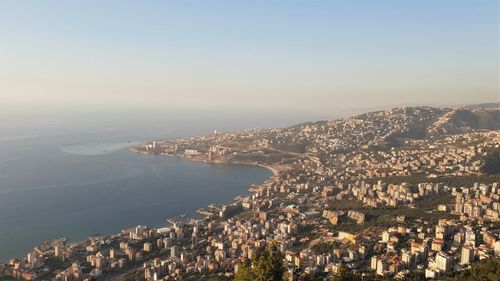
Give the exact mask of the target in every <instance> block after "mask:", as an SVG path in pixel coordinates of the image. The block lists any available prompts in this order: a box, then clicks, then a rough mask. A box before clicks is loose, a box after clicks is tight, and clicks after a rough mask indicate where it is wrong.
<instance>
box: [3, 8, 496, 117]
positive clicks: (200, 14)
mask: <svg viewBox="0 0 500 281" xmlns="http://www.w3.org/2000/svg"><path fill="white" fill-rule="evenodd" d="M498 3H499V2H498V1H495V0H491V1H486V0H470V1H460V0H450V1H446V0H438V1H437V0H428V1H422V0H419V1H373V0H366V1H356V0H354V1H352V0H350V1H333V0H330V1H315V0H302V1H293V0H282V1H278V0H276V1H273V0H262V1H256V0H251V1H237V0H230V1H222V0H213V1H210V0H199V1H187V0H179V1H163V0H162V1H123V0H120V1H118V0H117V1H103V0H99V1H88V0H85V1H66V0H61V1H35V0H32V1H20V0H12V1H5V0H0V97H1V101H0V102H1V103H2V106H3V107H4V108H10V109H11V110H12V109H14V110H15V108H16V106H21V107H25V108H26V107H39V108H53V107H62V106H64V107H65V108H68V109H71V108H79V109H81V108H107V107H110V108H111V107H131V108H134V107H136V108H148V107H165V108H172V107H178V108H186V109H197V108H207V107H209V108H222V109H224V108H231V109H233V110H234V109H238V108H241V109H261V110H262V109H266V110H269V109H273V108H276V110H297V111H315V112H330V111H332V110H335V109H338V108H361V107H369V106H381V105H401V104H462V103H481V102H488V101H499V100H500V94H499V64H500V59H499V37H500V35H499V21H498V18H499V4H498Z"/></svg>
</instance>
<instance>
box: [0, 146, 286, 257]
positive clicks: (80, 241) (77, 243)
mask: <svg viewBox="0 0 500 281" xmlns="http://www.w3.org/2000/svg"><path fill="white" fill-rule="evenodd" d="M123 149H126V150H127V151H129V152H133V153H140V154H143V155H147V156H163V157H172V158H177V159H182V160H186V161H193V162H202V163H207V164H221V165H228V164H229V165H244V166H259V167H262V168H265V169H267V170H269V171H270V172H271V173H272V175H271V176H269V177H268V178H267V179H265V180H264V181H263V182H265V181H266V180H269V179H272V178H274V177H276V176H277V175H278V173H279V170H278V169H277V168H275V167H272V166H270V165H264V164H259V163H251V162H239V161H216V160H208V159H193V158H189V157H185V156H183V155H170V154H152V153H148V152H144V151H140V150H137V149H135V146H129V147H124V148H123ZM263 182H261V183H256V185H260V184H262V183H263ZM252 186H253V185H250V186H248V191H251V189H252ZM242 195H243V194H238V195H237V196H236V197H238V196H242ZM236 197H235V198H236ZM232 202H235V200H234V198H233V199H232V200H231V202H227V203H229V204H230V203H232ZM227 203H226V204H227ZM222 204H224V203H222ZM205 207H207V206H202V207H200V208H205ZM193 211H194V212H195V213H196V212H197V209H194V210H193ZM188 218H190V219H195V218H194V217H191V216H189V217H188ZM199 219H205V218H204V217H203V216H201V218H199ZM162 222H163V223H164V222H165V220H164V221H162ZM128 227H132V226H128ZM128 227H127V228H128ZM152 227H153V228H156V227H154V226H152ZM122 230H124V229H120V230H118V232H112V233H108V234H105V233H102V234H99V235H101V236H103V237H112V236H115V235H119V234H120V233H121V232H122ZM89 237H92V235H91V236H88V237H85V238H83V239H78V240H75V241H71V240H70V239H69V238H68V237H59V238H54V239H49V240H46V241H43V242H42V243H40V244H37V245H35V246H33V247H32V248H31V250H33V249H35V248H37V247H39V246H41V245H44V244H45V243H49V242H52V241H56V240H58V239H61V238H64V239H66V243H67V244H66V245H67V246H68V247H83V246H84V245H85V244H86V243H87V242H88V240H89ZM22 258H23V257H22V256H20V257H7V258H6V260H5V261H0V264H7V263H8V262H9V260H11V259H22Z"/></svg>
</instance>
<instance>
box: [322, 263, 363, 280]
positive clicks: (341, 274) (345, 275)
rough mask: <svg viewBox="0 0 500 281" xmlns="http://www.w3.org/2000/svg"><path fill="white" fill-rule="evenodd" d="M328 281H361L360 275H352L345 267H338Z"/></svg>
mask: <svg viewBox="0 0 500 281" xmlns="http://www.w3.org/2000/svg"><path fill="white" fill-rule="evenodd" d="M330 281H362V279H361V275H360V274H356V273H353V272H352V271H351V270H349V269H348V268H346V267H345V266H340V268H339V271H338V272H337V274H333V275H332V277H331V278H330Z"/></svg>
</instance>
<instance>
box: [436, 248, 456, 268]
mask: <svg viewBox="0 0 500 281" xmlns="http://www.w3.org/2000/svg"><path fill="white" fill-rule="evenodd" d="M451 266H452V259H451V257H450V256H448V255H447V254H445V253H443V252H439V253H437V254H436V268H437V269H438V270H439V271H444V272H448V271H450V270H451Z"/></svg>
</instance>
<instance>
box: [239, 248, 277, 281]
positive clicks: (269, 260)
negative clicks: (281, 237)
mask: <svg viewBox="0 0 500 281" xmlns="http://www.w3.org/2000/svg"><path fill="white" fill-rule="evenodd" d="M283 258H284V256H283V254H282V253H281V252H280V250H279V245H278V243H276V242H273V243H270V244H269V245H267V246H266V247H261V248H259V249H257V251H256V252H255V253H254V255H253V256H252V265H251V267H248V266H243V267H242V268H241V269H240V270H238V272H237V273H236V281H248V280H254V281H282V280H283V276H284V274H285V271H286V269H285V266H284V265H283Z"/></svg>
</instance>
